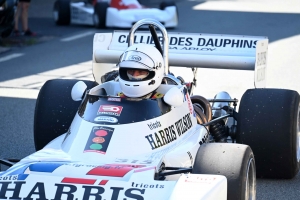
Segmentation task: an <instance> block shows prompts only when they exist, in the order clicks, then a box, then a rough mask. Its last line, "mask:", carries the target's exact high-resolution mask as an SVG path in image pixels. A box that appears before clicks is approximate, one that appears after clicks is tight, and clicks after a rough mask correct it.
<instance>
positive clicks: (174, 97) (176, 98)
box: [164, 86, 183, 107]
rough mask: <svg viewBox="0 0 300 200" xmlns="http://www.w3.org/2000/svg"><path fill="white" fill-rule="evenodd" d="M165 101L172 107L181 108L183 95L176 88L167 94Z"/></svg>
mask: <svg viewBox="0 0 300 200" xmlns="http://www.w3.org/2000/svg"><path fill="white" fill-rule="evenodd" d="M164 101H165V102H166V103H167V104H169V105H170V106H174V107H178V106H181V105H182V104H183V93H182V92H181V90H180V89H179V88H177V87H176V86H175V87H173V88H171V89H170V90H168V92H167V93H166V94H165V96H164Z"/></svg>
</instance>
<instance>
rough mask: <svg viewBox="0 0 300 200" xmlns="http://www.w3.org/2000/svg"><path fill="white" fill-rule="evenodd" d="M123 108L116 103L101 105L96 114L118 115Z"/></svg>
mask: <svg viewBox="0 0 300 200" xmlns="http://www.w3.org/2000/svg"><path fill="white" fill-rule="evenodd" d="M122 110H123V107H122V106H117V105H101V106H100V107H99V110H98V113H97V114H98V115H114V116H120V114H121V112H122Z"/></svg>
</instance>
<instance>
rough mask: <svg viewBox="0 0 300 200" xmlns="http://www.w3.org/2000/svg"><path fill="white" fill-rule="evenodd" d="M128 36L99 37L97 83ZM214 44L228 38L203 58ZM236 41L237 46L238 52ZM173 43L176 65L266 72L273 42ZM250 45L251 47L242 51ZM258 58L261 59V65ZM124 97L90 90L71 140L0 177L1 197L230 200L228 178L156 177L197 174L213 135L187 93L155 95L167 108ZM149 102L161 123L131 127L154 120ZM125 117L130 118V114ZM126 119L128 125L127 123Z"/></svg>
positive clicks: (189, 39) (165, 88)
mask: <svg viewBox="0 0 300 200" xmlns="http://www.w3.org/2000/svg"><path fill="white" fill-rule="evenodd" d="M127 36H128V33H126V32H116V33H114V34H111V33H98V34H96V35H95V37H94V46H93V73H94V76H95V79H96V81H98V82H99V83H101V81H100V78H101V75H103V74H104V73H105V72H107V71H109V70H111V68H113V67H114V65H115V63H117V61H118V58H119V56H120V55H121V53H122V52H123V51H124V49H125V48H126V39H127V38H126V37H127ZM213 38H214V39H222V40H223V42H224V45H223V46H222V47H208V46H207V45H206V47H203V48H206V49H208V48H210V49H211V51H208V52H207V51H205V52H203V51H202V50H201V49H202V47H201V49H200V47H199V46H201V45H200V44H201V43H199V42H200V41H203V40H205V41H206V40H207V41H210V40H213ZM135 40H136V41H138V42H141V41H144V42H146V43H151V37H150V36H149V34H147V33H144V32H143V33H137V34H136V38H135ZM237 40H238V41H239V42H240V43H239V45H238V46H237V47H232V44H233V41H235V43H236V41H237ZM169 41H170V46H169V50H170V51H169V52H170V53H169V55H167V56H169V62H170V65H172V66H182V65H183V64H184V65H183V66H186V67H213V66H217V68H228V69H247V70H253V69H254V68H256V66H259V67H261V68H260V69H261V70H262V69H265V66H266V62H264V61H263V60H264V59H265V58H266V57H265V56H266V52H267V47H266V46H267V40H266V39H265V38H262V37H244V36H224V35H222V36H221V35H202V34H180V33H174V34H170V35H169ZM174 41H177V42H174ZM225 41H226V42H225ZM245 41H247V42H245ZM172 42H174V44H173V43H172ZM245 43H246V44H248V43H249V44H251V45H250V46H249V47H248V46H247V45H246V46H245V47H244V46H243V45H241V44H245ZM230 44H231V45H230ZM227 45H229V46H227ZM240 45H241V47H240ZM262 46H263V47H262ZM212 52H213V53H212ZM182 54H184V56H182ZM256 55H263V56H262V57H261V58H259V59H257V58H256ZM238 58H240V60H239V59H238ZM211 59H213V61H211ZM190 60H191V61H190ZM236 62H238V64H237V63H236ZM257 76H258V75H257ZM259 77H260V79H257V80H256V83H258V84H259V83H262V82H260V81H264V78H263V76H262V74H260V76H259ZM261 86H263V84H261ZM84 88H85V87H84V85H82V83H78V84H76V86H75V87H73V89H74V91H72V94H73V98H74V100H79V99H80V96H81V95H80V94H81V93H82V91H84ZM175 88H176V89H175ZM75 90H76V91H75ZM103 91H105V92H106V93H105V95H103ZM119 92H121V89H120V86H119V83H118V82H117V81H109V82H105V83H102V84H99V85H98V86H95V87H94V88H92V89H90V90H88V91H87V92H86V94H85V96H84V99H83V101H82V104H81V106H80V108H79V110H78V112H77V114H76V115H75V117H74V119H73V121H72V124H71V126H70V128H69V130H68V132H67V133H65V134H63V135H61V136H59V137H57V138H56V139H54V140H53V141H52V142H50V143H49V144H48V145H47V146H46V147H44V148H43V149H42V150H40V151H38V152H36V153H33V154H32V155H29V156H28V157H26V158H24V159H22V160H21V161H20V162H18V163H17V164H15V165H14V166H12V167H11V168H9V169H8V170H7V171H5V172H1V173H0V180H1V181H0V191H1V195H2V196H1V197H2V198H4V199H22V200H23V199H30V198H35V199H53V200H58V199H68V200H69V199H72V200H76V199H78V200H79V199H84V200H88V199H96V200H100V199H107V200H108V199H112V200H117V199H137V200H147V199H149V200H153V199H156V200H160V199H161V200H166V199H169V200H182V199H189V200H199V199H205V200H215V199H218V200H225V199H226V198H227V180H226V177H225V176H221V175H206V174H205V175H204V174H190V173H185V174H176V175H169V176H168V175H166V176H165V179H164V180H159V179H157V178H155V177H157V176H158V175H159V174H160V172H161V170H164V167H165V166H166V167H179V168H192V167H193V164H194V162H195V160H194V159H195V157H196V153H197V151H198V149H199V147H200V142H201V144H202V142H206V141H207V139H208V131H207V128H206V127H205V126H202V125H199V124H197V119H196V114H195V111H194V108H193V105H192V102H191V99H190V96H189V93H188V92H187V88H186V86H185V85H167V84H161V85H160V86H159V88H158V89H157V92H158V93H162V94H165V98H166V99H165V102H169V105H168V104H162V103H160V102H161V101H162V100H161V99H155V100H154V99H143V100H138V101H137V100H136V99H135V100H134V101H133V100H132V99H126V98H125V99H122V98H120V97H118V96H117V94H118V93H119ZM70 95H71V94H70ZM173 95H174V96H176V97H177V98H181V99H180V100H181V102H180V101H178V99H177V100H176V101H174V100H172V98H171V97H172V96H173ZM143 103H146V104H145V105H150V104H151V105H154V106H152V107H151V109H153V108H154V109H158V111H159V112H158V113H159V114H157V115H158V116H156V117H153V114H150V117H149V119H147V118H146V116H147V115H144V116H145V118H138V117H136V118H135V119H137V120H135V121H132V119H134V118H132V119H131V118H130V117H132V116H140V115H143V114H144V113H146V114H147V113H151V111H152V110H150V107H149V109H147V108H148V107H147V106H144V107H143V105H144V104H143ZM137 105H142V107H141V106H140V107H138V108H137V109H136V110H135V112H132V109H131V108H132V107H131V108H130V106H134V107H136V106H137ZM141 108H142V109H141ZM126 112H127V113H129V114H127V115H125V114H124V113H126ZM140 113H142V114H140ZM122 115H124V116H123V118H121V117H122ZM124 119H125V121H126V120H127V121H126V122H122V120H123V121H124ZM165 171H168V170H165Z"/></svg>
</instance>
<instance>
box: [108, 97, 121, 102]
mask: <svg viewBox="0 0 300 200" xmlns="http://www.w3.org/2000/svg"><path fill="white" fill-rule="evenodd" d="M107 101H116V102H121V98H117V97H109V98H107Z"/></svg>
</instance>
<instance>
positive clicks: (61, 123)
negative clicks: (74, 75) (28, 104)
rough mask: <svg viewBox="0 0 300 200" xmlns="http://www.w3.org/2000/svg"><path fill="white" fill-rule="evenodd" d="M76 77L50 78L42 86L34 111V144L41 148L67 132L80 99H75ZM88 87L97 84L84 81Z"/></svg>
mask: <svg viewBox="0 0 300 200" xmlns="http://www.w3.org/2000/svg"><path fill="white" fill-rule="evenodd" d="M78 81H79V80H76V79H54V80H48V81H47V82H46V83H45V84H44V85H43V86H42V88H41V90H40V92H39V95H38V98H37V100H36V105H35V113H34V144H35V149H36V150H40V149H42V148H43V147H44V146H45V145H47V144H48V143H49V142H50V141H52V140H53V139H55V138H56V137H58V136H60V135H62V134H64V133H66V132H67V131H68V129H69V126H70V125H71V122H72V120H73V118H74V117H75V114H76V112H77V110H78V107H79V105H80V103H81V102H80V101H73V99H72V98H71V90H72V88H73V86H74V85H75V83H77V82H78ZM84 82H85V84H86V85H87V89H91V88H92V87H94V86H96V85H97V83H96V82H93V81H84Z"/></svg>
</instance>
